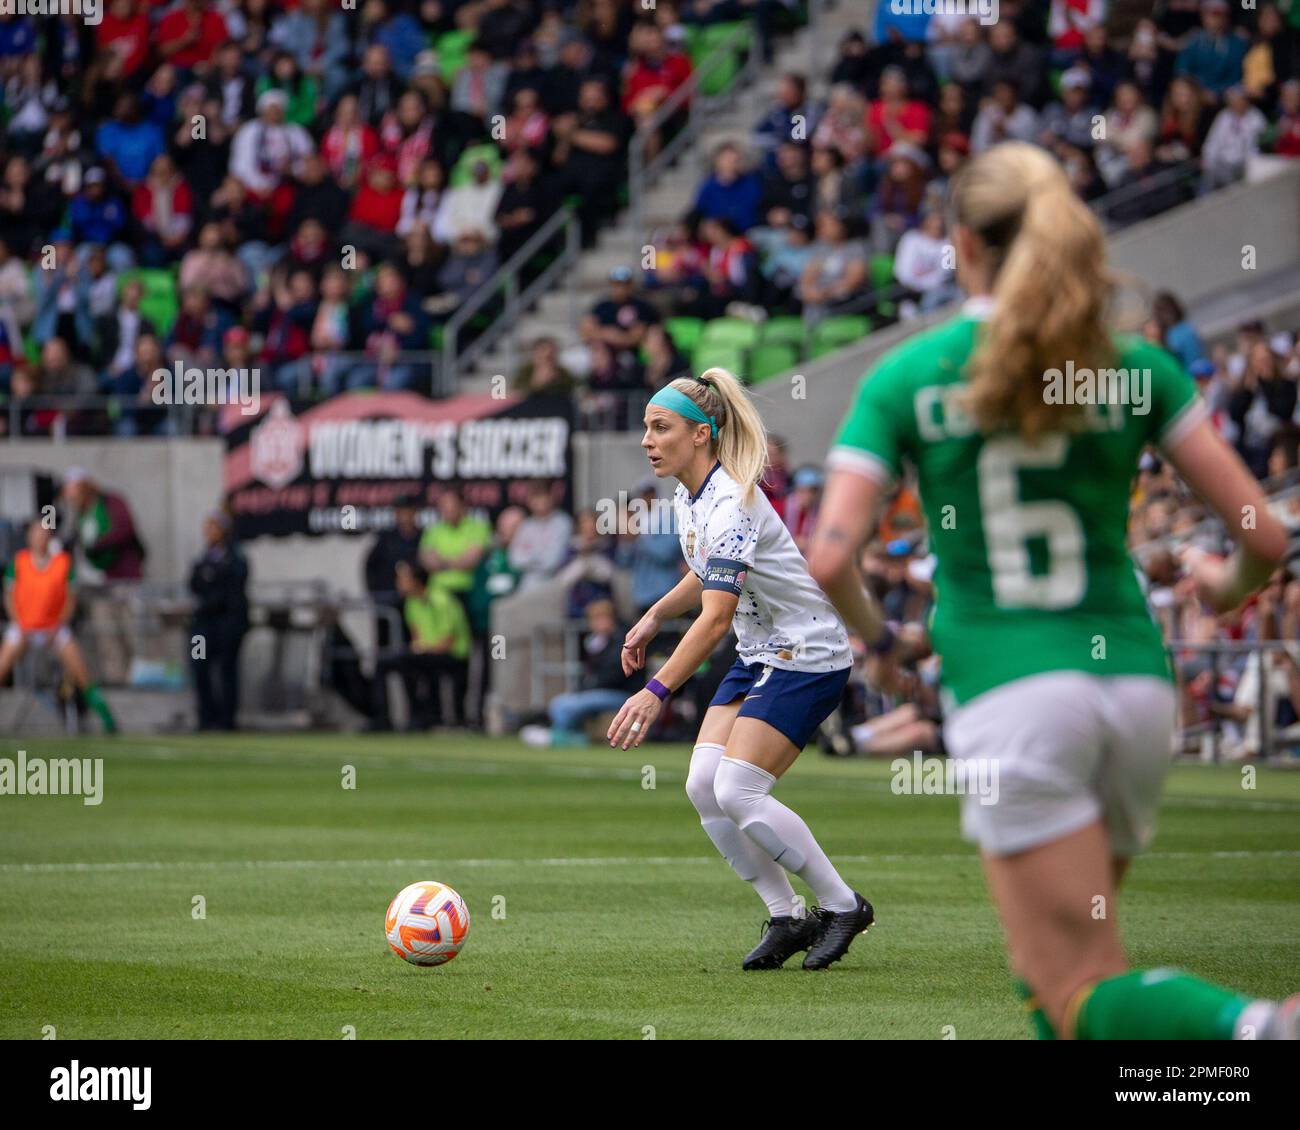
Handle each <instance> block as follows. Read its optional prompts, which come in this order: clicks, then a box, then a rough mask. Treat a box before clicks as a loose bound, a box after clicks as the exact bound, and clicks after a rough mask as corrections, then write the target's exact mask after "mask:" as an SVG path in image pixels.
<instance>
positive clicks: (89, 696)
mask: <svg viewBox="0 0 1300 1130" xmlns="http://www.w3.org/2000/svg"><path fill="white" fill-rule="evenodd" d="M81 694H82V697H83V698H85V700H86V705H87V706H89V707H90V709H91V710H93V711H94V712H95V713H96V714H98V715H99V720H100V722H102V723H103V725H104V729H105V730H108V731H109V732H110V733H112V732H113V731H114V730H116V729H117V722H116V721H115V720H114V718H113V712H112V711H111V710H109V708H108V703H106V702H105V701H104V696H103V695H102V694H100V693H99V687H97V686H96V685H95V684H94V683H91V684H90V686H88V687H87V688H86V689H85V690H84V691H82V692H81Z"/></svg>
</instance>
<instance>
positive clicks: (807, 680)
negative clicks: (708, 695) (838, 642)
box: [709, 659, 852, 749]
mask: <svg viewBox="0 0 1300 1130" xmlns="http://www.w3.org/2000/svg"><path fill="white" fill-rule="evenodd" d="M851 670H852V668H851V667H843V668H841V669H840V670H838V671H818V672H814V671H786V670H784V669H783V668H781V667H768V666H765V665H764V664H762V663H752V664H750V665H749V666H748V667H746V666H745V664H744V663H742V662H741V661H740V660H739V659H737V660H736V662H735V663H733V664H732V665H731V670H730V671H728V672H727V674H726V676H725V677H724V678H723V680H722V683H721V685H720V686H719V687H718V690H717V693H716V694H714V696H713V700H712V701H711V702H710V703H709V705H710V706H726V705H727V703H729V702H735V701H736V699H738V698H740V696H741V695H744V696H745V701H744V702H743V703H741V705H740V717H741V718H757V719H759V720H760V721H763V722H766V723H767V724H768V725H769V726H771V727H772V728H773V729H774V730H779V731H780V732H781V733H782V734H784V735H785V736H786V737H787V738H789V739H790V740H791V741H792V742H794V744H795V745H796V746H797V747H798V748H799V749H803V747H804V746H806V745H807V744H808V741H809V739H810V738H811V737H812V736H813V735H814V734H815V733H816V732H817V727H818V726H820V725H821V724H822V723H823V722H825V721H826V719H827V718H829V717H830V715H831V712H832V711H833V710H834V709H835V708H836V707H837V706H839V704H840V699H841V698H843V696H844V688H845V686H847V685H848V681H849V672H850V671H851Z"/></svg>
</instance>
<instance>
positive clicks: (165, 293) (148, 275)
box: [117, 267, 180, 337]
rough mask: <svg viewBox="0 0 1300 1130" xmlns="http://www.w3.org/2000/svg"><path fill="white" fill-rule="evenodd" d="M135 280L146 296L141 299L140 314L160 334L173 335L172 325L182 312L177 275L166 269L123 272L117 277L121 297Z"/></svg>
mask: <svg viewBox="0 0 1300 1130" xmlns="http://www.w3.org/2000/svg"><path fill="white" fill-rule="evenodd" d="M133 279H136V280H138V281H139V282H140V283H142V284H143V286H144V296H143V297H142V298H141V299H140V312H141V313H142V314H143V315H144V316H145V317H146V318H148V319H149V321H151V322H152V323H153V324H154V327H155V328H156V329H157V330H158V332H159V333H160V334H162V335H163V336H164V337H166V335H167V334H169V333H171V328H172V325H173V324H174V323H175V321H176V315H177V313H178V312H179V310H180V297H179V295H178V294H177V286H176V275H175V274H173V272H172V271H171V270H169V269H167V268H165V267H137V268H136V269H134V270H131V271H123V272H122V273H121V274H120V275H118V277H117V293H118V294H119V295H120V294H121V293H122V291H123V289H124V288H125V287H126V284H127V283H128V282H130V281H132V280H133Z"/></svg>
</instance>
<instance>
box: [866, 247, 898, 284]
mask: <svg viewBox="0 0 1300 1130" xmlns="http://www.w3.org/2000/svg"><path fill="white" fill-rule="evenodd" d="M893 284H894V257H893V256H892V255H873V256H872V257H871V289H872V290H884V289H885V288H886V287H889V286H893Z"/></svg>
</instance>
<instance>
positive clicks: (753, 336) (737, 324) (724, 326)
mask: <svg viewBox="0 0 1300 1130" xmlns="http://www.w3.org/2000/svg"><path fill="white" fill-rule="evenodd" d="M700 344H701V345H717V346H724V347H725V346H731V347H733V348H737V349H750V348H752V347H753V346H755V345H757V344H758V326H756V325H755V324H754V323H753V322H749V321H746V320H745V319H744V318H712V319H710V320H709V321H707V322H705V323H704V332H703V333H702V334H701V335H700Z"/></svg>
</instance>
